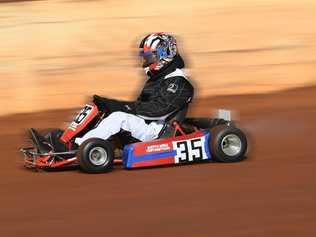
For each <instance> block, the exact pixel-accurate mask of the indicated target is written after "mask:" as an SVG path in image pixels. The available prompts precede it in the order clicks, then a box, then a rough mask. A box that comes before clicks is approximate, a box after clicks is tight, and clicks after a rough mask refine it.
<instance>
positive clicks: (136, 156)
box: [123, 131, 211, 169]
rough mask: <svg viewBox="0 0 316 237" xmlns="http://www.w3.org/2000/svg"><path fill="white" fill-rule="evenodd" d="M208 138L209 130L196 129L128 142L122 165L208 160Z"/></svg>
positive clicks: (150, 164) (132, 165) (130, 166)
mask: <svg viewBox="0 0 316 237" xmlns="http://www.w3.org/2000/svg"><path fill="white" fill-rule="evenodd" d="M209 139H210V133H209V132H207V131H198V132H195V133H191V134H189V135H183V136H178V137H172V138H164V139H158V140H154V141H150V142H139V143H134V144H130V145H127V146H125V147H124V151H123V165H124V167H125V168H129V169H130V168H139V167H150V166H160V165H170V164H183V163H190V162H198V161H203V160H210V159H211V154H210V150H209Z"/></svg>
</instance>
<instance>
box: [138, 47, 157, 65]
mask: <svg viewBox="0 0 316 237" xmlns="http://www.w3.org/2000/svg"><path fill="white" fill-rule="evenodd" d="M139 56H140V57H141V60H142V67H143V68H145V67H149V66H150V65H151V64H153V63H155V62H157V57H156V53H155V52H153V51H146V52H144V50H141V51H140V52H139Z"/></svg>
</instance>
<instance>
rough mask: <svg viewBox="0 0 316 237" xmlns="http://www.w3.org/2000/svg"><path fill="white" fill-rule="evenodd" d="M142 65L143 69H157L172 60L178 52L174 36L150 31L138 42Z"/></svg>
mask: <svg viewBox="0 0 316 237" xmlns="http://www.w3.org/2000/svg"><path fill="white" fill-rule="evenodd" d="M139 48H140V54H139V56H140V57H141V58H142V61H143V63H142V66H143V68H144V69H145V71H147V70H149V71H159V70H160V69H161V68H162V67H163V66H165V65H167V64H169V63H170V62H172V61H173V59H174V58H175V56H176V55H177V53H178V49H177V42H176V39H175V37H174V36H172V35H170V34H167V33H152V34H149V35H147V36H146V37H145V38H144V39H143V40H142V41H141V43H140V45H139Z"/></svg>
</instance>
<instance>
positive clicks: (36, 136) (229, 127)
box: [20, 104, 247, 173]
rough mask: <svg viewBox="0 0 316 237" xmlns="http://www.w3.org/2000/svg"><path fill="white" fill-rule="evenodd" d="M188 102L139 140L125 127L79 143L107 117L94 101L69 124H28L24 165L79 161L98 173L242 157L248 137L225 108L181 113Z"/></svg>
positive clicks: (53, 166) (43, 166) (33, 166)
mask: <svg viewBox="0 0 316 237" xmlns="http://www.w3.org/2000/svg"><path fill="white" fill-rule="evenodd" d="M186 111H187V106H186V107H185V108H183V109H181V110H179V111H176V112H175V113H173V114H171V115H170V116H168V118H166V120H165V121H166V123H165V126H164V127H163V129H162V131H161V132H160V135H159V137H158V138H157V139H155V140H153V141H148V142H141V141H138V140H136V139H134V138H132V137H131V136H130V134H128V133H127V132H125V131H121V132H120V133H119V134H117V135H114V136H112V137H111V138H110V139H108V140H103V139H100V138H90V139H88V140H86V141H84V142H83V143H82V144H81V145H80V146H77V145H76V144H75V142H74V141H75V138H76V137H82V136H83V135H84V134H85V133H86V132H88V131H89V130H91V129H93V128H95V127H97V126H98V124H99V123H100V121H101V120H102V119H103V118H104V117H105V116H107V114H106V113H105V112H101V111H99V109H98V107H97V106H96V105H94V104H92V105H89V104H87V105H85V107H84V108H83V109H82V110H81V111H80V112H79V113H78V114H77V115H76V116H75V118H74V119H73V121H72V122H71V123H70V125H69V127H68V128H67V129H66V130H65V131H62V130H60V129H55V130H52V131H50V132H49V133H47V134H46V135H42V134H40V133H39V132H38V131H37V130H35V129H33V128H31V129H30V130H29V132H30V138H31V142H32V143H33V146H32V147H27V148H22V149H20V150H21V152H22V153H23V154H24V165H25V167H27V168H31V169H35V170H52V169H53V170H54V169H60V168H67V167H74V166H76V167H77V166H79V167H80V168H81V170H82V171H84V172H88V173H101V172H107V171H110V170H112V169H113V167H114V166H115V164H117V163H120V164H122V165H123V167H124V168H127V169H132V168H140V167H152V166H162V165H175V164H184V163H194V162H207V161H218V162H237V161H241V160H243V159H245V157H246V156H245V153H246V151H247V139H246V136H245V134H244V133H243V132H242V131H241V130H240V129H238V128H237V127H236V126H235V124H234V122H233V121H231V120H230V114H229V111H221V112H222V114H224V115H225V116H222V118H213V119H210V118H186V117H185V115H186Z"/></svg>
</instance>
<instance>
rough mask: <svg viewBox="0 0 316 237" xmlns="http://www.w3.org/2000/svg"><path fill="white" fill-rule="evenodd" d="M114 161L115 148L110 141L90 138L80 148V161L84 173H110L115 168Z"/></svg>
mask: <svg viewBox="0 0 316 237" xmlns="http://www.w3.org/2000/svg"><path fill="white" fill-rule="evenodd" d="M113 159H114V153H113V147H112V144H111V142H109V141H106V140H102V139H100V138H90V139H88V140H87V141H85V142H83V143H82V144H81V145H80V146H79V150H78V160H79V164H80V168H81V169H82V170H83V171H84V172H87V173H102V172H108V171H110V170H111V169H112V167H113Z"/></svg>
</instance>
